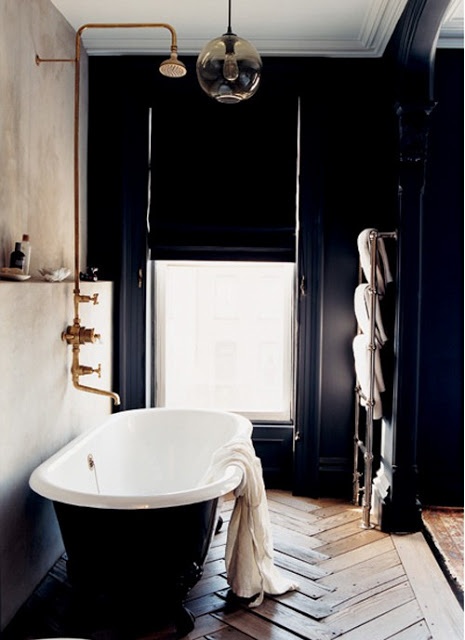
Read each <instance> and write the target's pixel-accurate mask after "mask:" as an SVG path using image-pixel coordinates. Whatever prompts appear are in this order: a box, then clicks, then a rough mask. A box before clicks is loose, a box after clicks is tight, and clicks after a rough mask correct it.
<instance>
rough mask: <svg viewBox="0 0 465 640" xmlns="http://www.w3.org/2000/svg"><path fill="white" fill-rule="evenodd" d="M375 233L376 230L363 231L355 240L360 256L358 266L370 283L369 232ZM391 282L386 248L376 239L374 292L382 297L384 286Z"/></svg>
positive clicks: (380, 240)
mask: <svg viewBox="0 0 465 640" xmlns="http://www.w3.org/2000/svg"><path fill="white" fill-rule="evenodd" d="M372 231H373V232H375V233H377V230H376V229H364V230H363V231H362V232H361V233H359V235H358V238H357V247H358V252H359V256H360V264H361V267H362V271H363V274H364V276H365V278H366V279H367V282H370V272H371V251H370V249H371V241H370V235H371V232H372ZM390 282H392V274H391V269H390V267H389V260H388V257H387V253H386V247H385V246H384V240H383V238H379V237H378V239H377V251H376V278H375V285H376V290H377V292H378V294H379V295H380V296H383V295H384V294H385V292H386V285H387V284H389V283H390Z"/></svg>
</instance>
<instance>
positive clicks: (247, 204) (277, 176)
mask: <svg viewBox="0 0 465 640" xmlns="http://www.w3.org/2000/svg"><path fill="white" fill-rule="evenodd" d="M177 87H181V82H179V83H177ZM297 120H298V101H297V97H296V96H295V95H291V94H289V95H283V96H282V97H278V100H277V99H276V95H274V96H273V99H270V95H269V91H267V89H266V86H265V87H264V88H262V87H261V88H260V90H259V92H258V93H257V94H256V95H255V96H254V97H253V98H252V99H250V100H248V101H246V102H243V103H239V104H236V105H225V104H219V103H217V102H215V101H214V100H212V99H210V98H208V97H206V96H204V95H203V94H201V93H200V90H199V89H198V91H197V93H196V92H193V91H191V92H190V94H189V98H187V94H186V96H184V95H183V94H182V88H181V89H178V90H173V91H170V92H169V94H164V95H163V96H161V98H160V99H159V100H155V101H154V104H153V106H152V134H151V187H150V213H149V245H150V249H151V258H152V259H154V260H156V259H159V260H166V259H182V260H186V259H187V260H189V259H192V260H265V261H268V260H274V261H294V260H295V242H296V172H297Z"/></svg>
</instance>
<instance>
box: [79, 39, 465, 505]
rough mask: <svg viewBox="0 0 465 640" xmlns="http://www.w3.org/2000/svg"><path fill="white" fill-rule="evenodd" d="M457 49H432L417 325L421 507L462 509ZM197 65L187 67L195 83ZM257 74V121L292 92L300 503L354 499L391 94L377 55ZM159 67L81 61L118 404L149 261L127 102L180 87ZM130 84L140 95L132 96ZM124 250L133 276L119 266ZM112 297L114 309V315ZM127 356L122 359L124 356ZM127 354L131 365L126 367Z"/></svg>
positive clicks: (94, 245)
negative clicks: (361, 340) (366, 271)
mask: <svg viewBox="0 0 465 640" xmlns="http://www.w3.org/2000/svg"><path fill="white" fill-rule="evenodd" d="M462 53H463V52H456V51H447V52H438V55H437V73H436V82H437V88H438V94H439V95H438V100H439V99H440V100H441V103H442V106H441V107H439V105H438V107H437V110H436V114H435V120H434V126H433V131H432V135H431V161H430V162H429V163H428V185H427V189H426V200H427V206H426V211H427V213H426V218H427V219H426V223H425V236H424V241H425V246H426V247H427V251H425V265H424V285H425V286H424V291H423V292H422V304H423V305H424V310H425V313H424V316H423V317H424V318H425V319H426V321H425V323H424V326H422V327H419V331H421V339H422V351H421V354H422V362H421V386H422V390H423V391H424V393H423V394H422V407H421V412H422V420H421V425H420V427H421V428H420V433H419V443H418V445H419V446H418V463H419V476H420V479H421V494H422V495H421V499H422V500H424V501H425V502H435V503H442V504H461V503H462V486H463V481H462V474H463V463H462V452H463V448H462V447H461V446H460V445H461V442H462V424H463V407H462V389H463V373H462V355H463V349H462V344H463V341H462V307H463V304H462V301H463V278H462V271H461V268H460V265H461V263H462V258H463V207H462V196H463V189H462V176H463V144H462V143H463V131H462V129H461V127H462V124H463V122H462V117H461V114H462V113H463V85H461V82H462V80H463V66H462V64H463V63H462V60H461V55H462ZM194 62H195V61H194V60H188V61H187V63H188V68H189V73H190V78H191V79H192V78H193V77H195V71H194V69H193V65H194ZM264 69H265V71H264V73H267V74H269V75H268V76H264V81H265V82H267V83H268V85H270V84H271V85H273V83H274V84H275V85H276V96H277V100H276V103H274V104H270V105H269V106H268V105H267V106H266V108H265V110H264V117H270V114H271V117H274V118H279V99H278V96H279V90H280V80H282V79H283V78H285V79H286V83H287V84H288V85H289V87H290V90H292V91H297V92H298V94H299V95H300V97H301V119H302V135H301V160H302V166H301V175H300V195H301V204H300V216H301V222H302V236H303V241H304V245H305V247H304V255H305V257H304V259H302V264H301V268H303V270H304V275H305V277H306V281H307V294H306V296H305V300H303V301H302V300H301V301H300V304H301V306H302V309H303V313H304V316H305V314H306V318H307V320H308V322H306V323H305V332H307V334H308V335H307V340H306V341H305V340H304V341H303V343H302V344H303V347H304V349H303V350H302V349H301V351H300V354H299V358H300V366H299V371H300V372H301V374H302V376H301V379H300V380H299V381H298V383H299V384H300V405H299V407H298V420H297V422H298V424H297V428H298V429H299V433H300V436H301V437H300V439H299V440H298V442H297V443H296V445H295V447H296V450H295V470H294V488H295V490H296V492H298V493H301V494H306V495H313V496H318V495H333V496H345V497H350V496H351V490H352V434H353V422H354V417H353V415H354V392H353V389H354V382H355V381H354V372H353V371H354V370H353V360H352V350H351V345H352V338H353V336H354V334H355V330H356V326H355V317H354V311H353V292H354V288H355V286H356V284H357V278H358V253H357V244H356V240H357V236H358V234H359V232H360V231H361V230H362V229H364V228H366V227H376V228H378V229H380V230H387V231H390V230H393V229H394V228H396V226H397V221H398V211H397V208H398V204H397V203H398V200H397V197H398V194H397V163H398V152H397V119H396V115H395V109H394V104H393V98H392V94H391V92H390V89H391V87H390V86H389V84H388V83H389V81H388V75H387V74H386V72H385V69H384V63H383V60H335V59H331V60H329V59H328V60H324V59H306V60H292V59H281V60H279V61H277V60H273V59H268V60H267V59H266V58H265V59H264ZM267 69H268V71H267ZM461 71H462V73H461ZM157 73H158V72H157V71H156V62H155V63H153V62H152V61H150V66H149V64H148V61H147V59H139V58H91V59H90V116H89V119H90V120H89V121H90V137H89V264H91V265H92V266H98V267H99V268H100V275H101V277H102V278H105V277H107V278H111V279H114V280H115V282H116V292H117V293H116V307H117V313H116V315H115V331H116V335H117V336H120V338H119V340H117V342H118V344H117V345H116V350H115V354H116V358H117V362H116V366H115V371H116V377H117V380H119V384H117V388H118V386H119V387H121V384H123V385H126V386H125V388H126V389H127V394H126V396H125V394H124V393H123V394H122V397H123V402H125V406H126V407H127V408H129V407H131V406H137V405H139V406H141V404H140V403H141V402H143V392H142V390H141V383H142V384H143V379H144V378H143V372H142V368H143V363H142V359H141V358H140V353H141V349H143V335H144V332H143V330H142V329H141V330H140V331H139V332H134V331H132V330H131V319H129V322H128V324H125V318H126V320H127V314H129V315H130V316H131V315H132V316H133V322H135V323H137V322H139V321H140V320H141V319H142V318H143V307H142V310H139V311H137V307H138V305H143V302H142V297H143V289H142V290H140V289H139V288H138V285H137V278H135V276H134V266H136V267H137V265H138V264H139V263H140V264H141V266H142V267H143V263H144V257H145V256H144V245H143V243H140V240H138V239H137V233H136V237H132V239H131V237H130V236H131V234H129V235H128V233H127V224H128V223H129V228H130V229H132V230H133V226H132V225H131V224H130V219H131V216H133V215H134V216H140V215H143V216H145V210H144V203H143V202H141V203H139V206H138V207H136V208H135V209H134V210H132V208H131V206H130V205H128V202H127V199H128V198H127V190H126V187H127V184H128V180H127V179H126V178H125V177H124V175H123V174H124V173H125V172H126V171H129V172H131V171H132V168H131V165H132V163H131V160H130V154H131V139H132V137H133V132H132V131H131V128H132V125H131V117H132V116H128V115H127V114H128V112H129V111H130V109H128V108H127V105H128V104H129V105H132V107H131V108H133V107H134V103H139V102H142V103H144V101H146V100H147V95H150V96H151V97H150V99H154V98H155V99H160V100H162V99H163V92H164V91H168V90H169V83H170V82H183V81H184V80H176V81H173V80H169V81H168V84H166V83H165V81H166V79H161V80H160V79H159V78H158V76H157V75H156V74H157ZM265 78H266V80H265ZM136 82H137V84H136ZM162 83H164V84H162ZM189 83H190V84H189V85H187V86H189V87H190V89H189V92H188V93H187V95H186V96H185V99H186V100H187V101H188V103H189V104H190V105H191V106H192V108H196V107H195V105H196V104H201V101H202V100H204V99H207V98H206V97H204V96H200V97H199V94H198V92H200V89H199V88H198V87H197V86H196V85H195V83H194V84H192V80H189ZM140 85H142V86H144V90H143V91H142V92H140V90H138V89H136V86H140ZM177 86H178V87H179V86H180V85H177ZM124 105H126V107H125V106H124ZM243 106H246V105H243ZM225 108H226V109H227V108H235V107H234V106H230V105H227V106H225ZM136 110H137V109H136ZM125 114H126V115H125ZM168 125H169V126H172V130H173V144H176V145H177V146H178V148H179V153H182V140H176V123H168ZM168 125H167V126H168ZM123 133H124V135H122V134H123ZM123 141H125V142H124V143H123ZM451 141H453V142H451ZM221 142H222V140H221V139H220V140H219V144H221ZM128 144H129V146H128ZM128 154H129V155H128ZM128 157H129V160H128ZM129 182H131V181H129ZM125 185H126V186H125ZM122 202H123V203H125V204H122ZM272 204H273V203H272V202H269V201H267V200H266V197H265V199H264V210H266V211H267V212H269V213H270V215H271V214H272ZM192 205H193V203H192V194H186V206H189V207H192ZM196 206H201V203H198V204H196ZM128 207H129V209H128ZM194 208H195V207H194ZM128 211H130V213H129V214H128ZM128 215H129V218H128ZM123 220H126V231H124V226H123ZM128 221H129V222H128ZM135 224H136V223H135ZM137 224H138V223H137ZM109 227H111V228H112V229H116V230H117V232H116V234H115V245H112V246H111V250H110V251H107V252H106V253H105V250H104V249H103V247H105V246H107V247H108V245H109V243H108V240H107V234H108V228H109ZM128 255H129V256H130V257H131V259H130V262H131V265H132V266H131V271H130V273H128V270H127V268H126V267H125V265H126V264H127V256H128ZM125 256H126V257H125ZM120 301H123V302H124V305H123V308H122V309H120V308H119V304H120ZM125 314H126V315H125ZM428 319H430V321H429V320H428ZM127 336H132V338H131V339H132V340H134V341H135V342H134V344H133V345H132V346H131V349H130V350H128V349H126V348H125V346H124V345H125V344H126V343H125V340H126V338H127ZM124 350H125V351H126V355H124V354H123V356H121V352H122V351H124ZM137 354H139V355H137ZM132 355H135V357H136V362H135V363H132V364H131V356H132ZM131 366H132V367H133V371H132V373H131V374H129V373H128V367H129V368H131ZM399 366H402V363H399ZM128 379H129V381H128ZM131 380H133V382H131Z"/></svg>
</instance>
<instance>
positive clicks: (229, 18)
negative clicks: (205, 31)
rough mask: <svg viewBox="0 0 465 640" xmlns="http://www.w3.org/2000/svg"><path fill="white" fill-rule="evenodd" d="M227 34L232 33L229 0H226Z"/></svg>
mask: <svg viewBox="0 0 465 640" xmlns="http://www.w3.org/2000/svg"><path fill="white" fill-rule="evenodd" d="M227 34H228V35H232V34H233V32H232V29H231V0H228V31H227Z"/></svg>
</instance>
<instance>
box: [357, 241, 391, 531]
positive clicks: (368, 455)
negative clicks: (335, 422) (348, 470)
mask: <svg viewBox="0 0 465 640" xmlns="http://www.w3.org/2000/svg"><path fill="white" fill-rule="evenodd" d="M380 238H383V239H384V238H386V239H394V240H397V231H386V232H382V231H378V230H377V229H372V230H371V231H370V234H369V240H370V272H369V283H368V285H369V287H368V291H369V293H370V326H369V346H368V348H369V385H368V397H366V395H365V394H363V392H362V389H361V386H360V384H359V381H358V380H357V382H356V386H355V395H356V398H355V431H354V474H353V501H354V503H355V504H360V503H361V507H362V521H361V526H362V528H364V529H372V528H373V527H374V525H373V524H372V523H371V518H370V514H371V499H372V482H373V458H374V456H373V420H374V417H373V415H374V407H375V355H376V354H375V351H376V348H377V347H376V338H375V336H376V311H377V299H376V297H377V296H379V291H378V288H377V278H376V272H377V268H378V256H379V252H378V241H379V239H380ZM367 279H368V278H367ZM362 282H363V270H362V267H361V264H360V263H359V284H362ZM358 329H359V330H360V327H358ZM361 399H363V400H364V403H365V408H366V421H365V434H364V439H362V436H361V432H360V404H361ZM360 454H362V455H363V471H362V472H361V471H360V467H361V464H360V457H359V456H360ZM362 477H363V484H362V482H361V479H362Z"/></svg>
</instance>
